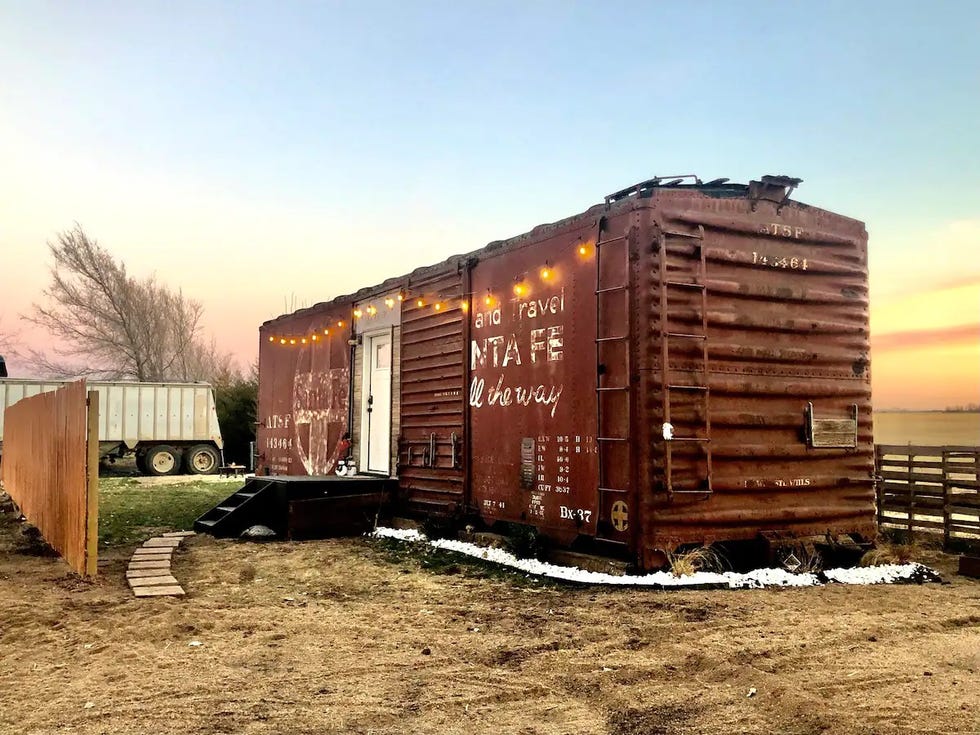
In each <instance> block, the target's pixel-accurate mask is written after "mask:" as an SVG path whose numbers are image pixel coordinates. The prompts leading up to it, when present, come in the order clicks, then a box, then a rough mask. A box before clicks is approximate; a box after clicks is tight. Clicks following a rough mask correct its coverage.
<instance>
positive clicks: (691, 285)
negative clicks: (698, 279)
mask: <svg viewBox="0 0 980 735" xmlns="http://www.w3.org/2000/svg"><path fill="white" fill-rule="evenodd" d="M664 285H666V286H677V287H678V288H696V289H698V290H701V289H703V288H704V287H705V286H704V284H703V283H687V282H685V281H664Z"/></svg>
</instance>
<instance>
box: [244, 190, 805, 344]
mask: <svg viewBox="0 0 980 735" xmlns="http://www.w3.org/2000/svg"><path fill="white" fill-rule="evenodd" d="M683 178H693V177H683ZM767 180H770V181H778V182H779V183H780V184H785V185H787V186H788V187H789V191H792V189H793V188H795V186H796V185H797V184H799V183H800V179H791V178H789V177H784V176H763V177H762V181H763V182H766V181H767ZM758 183H759V182H753V184H758ZM750 189H751V185H749V184H736V183H731V182H729V181H728V179H715V180H713V181H708V182H706V183H703V182H702V181H701V180H700V179H695V183H684V182H683V181H679V180H678V179H677V177H659V178H654V179H649V180H647V181H643V182H640V183H638V184H635V185H633V186H630V187H627V188H625V189H621V190H620V191H617V192H615V193H613V194H610V195H609V196H607V197H606V198H605V202H604V203H602V204H594V205H592V206H591V207H589V208H588V209H586V210H585V211H584V212H579V213H578V214H574V215H572V216H570V217H565V218H563V219H560V220H558V221H556V222H551V223H546V224H540V225H537V226H536V227H534V228H532V229H531V230H529V231H528V232H525V233H522V234H520V235H515V236H514V237H510V238H508V239H506V240H494V241H493V242H490V243H488V244H486V245H484V246H483V247H481V248H477V249H476V250H471V251H470V252H467V253H461V254H458V255H452V256H450V257H449V258H446V259H445V260H443V261H440V262H438V263H433V264H431V265H425V266H420V267H418V268H416V269H415V270H413V271H411V272H410V273H406V274H404V275H400V276H394V277H392V278H388V279H386V280H384V281H382V282H381V283H378V284H375V285H373V286H365V287H364V288H361V289H358V290H357V291H354V292H353V293H349V294H344V295H342V296H336V297H334V298H332V299H330V300H329V301H321V302H319V303H316V304H314V305H313V306H308V307H306V308H303V309H297V310H296V311H293V312H290V313H288V314H281V315H279V316H277V317H275V318H273V319H269V320H267V321H265V322H263V323H262V327H266V326H269V325H273V324H276V323H277V322H280V321H284V320H287V319H293V318H295V317H304V316H312V315H315V314H321V313H323V312H329V311H331V310H333V309H335V308H336V307H338V306H345V307H346V306H347V305H349V304H352V303H354V302H357V301H361V300H363V299H366V298H370V297H371V296H374V295H376V294H379V293H384V292H386V291H392V290H394V289H396V288H399V287H401V286H403V285H404V284H405V283H406V282H408V281H410V280H413V279H418V278H421V277H423V276H426V275H428V274H430V273H436V272H438V271H440V270H444V269H448V268H454V267H458V266H459V264H460V263H465V262H466V261H467V260H468V259H470V258H476V257H479V256H480V255H485V254H486V255H488V254H491V253H493V254H499V253H501V252H506V251H508V250H514V249H517V248H519V247H521V246H523V245H525V244H528V243H531V242H537V241H538V240H540V239H541V238H542V237H543V236H546V235H550V234H551V233H553V232H555V231H558V230H562V229H564V228H566V227H568V226H570V225H572V224H574V223H575V222H577V221H579V220H581V219H584V218H588V217H593V216H595V215H597V214H600V213H601V214H610V213H615V212H617V211H620V210H622V209H628V208H629V207H630V206H632V204H633V203H634V202H635V201H637V200H638V199H649V198H651V197H652V196H653V195H654V194H655V193H656V192H657V191H662V190H670V191H677V190H682V191H683V190H686V191H690V192H697V193H699V194H704V195H706V196H712V197H720V198H728V197H732V198H735V197H742V196H746V195H748V194H749V192H750ZM786 203H787V204H789V203H792V204H795V205H796V206H799V207H808V205H806V204H803V203H802V202H799V201H796V200H794V199H787V200H786Z"/></svg>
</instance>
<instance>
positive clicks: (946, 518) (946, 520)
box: [943, 447, 952, 551]
mask: <svg viewBox="0 0 980 735" xmlns="http://www.w3.org/2000/svg"><path fill="white" fill-rule="evenodd" d="M950 470H951V467H950V461H949V447H943V551H947V550H948V549H949V524H950V512H949V503H950V497H949V494H950V486H951V485H952V480H951V478H950V476H949V475H950Z"/></svg>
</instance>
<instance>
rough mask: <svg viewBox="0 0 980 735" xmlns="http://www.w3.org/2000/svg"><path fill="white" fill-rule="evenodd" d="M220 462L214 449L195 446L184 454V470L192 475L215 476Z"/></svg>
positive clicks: (206, 446) (202, 445) (207, 446)
mask: <svg viewBox="0 0 980 735" xmlns="http://www.w3.org/2000/svg"><path fill="white" fill-rule="evenodd" d="M220 461H221V458H220V457H219V456H218V452H217V450H215V448H214V447H212V446H209V445H207V444H195V445H194V446H193V447H191V448H190V449H188V450H187V452H186V453H185V454H184V469H186V470H187V472H188V473H189V474H191V475H213V474H214V473H215V472H217V471H218V463H219V462H220Z"/></svg>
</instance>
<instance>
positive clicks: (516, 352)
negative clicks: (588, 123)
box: [468, 217, 600, 541]
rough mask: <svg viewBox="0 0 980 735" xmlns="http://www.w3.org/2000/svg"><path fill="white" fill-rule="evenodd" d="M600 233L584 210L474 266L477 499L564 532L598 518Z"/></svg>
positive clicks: (495, 512)
mask: <svg viewBox="0 0 980 735" xmlns="http://www.w3.org/2000/svg"><path fill="white" fill-rule="evenodd" d="M594 237H595V220H594V219H593V218H584V217H583V218H579V219H578V220H577V221H575V222H572V223H568V224H567V225H565V226H564V227H560V228H553V229H549V230H548V231H547V232H544V233H542V234H540V235H538V236H537V237H535V233H532V234H531V236H529V237H528V238H527V241H526V244H524V245H523V246H522V247H520V248H515V249H512V250H508V251H506V252H503V253H499V254H492V255H490V256H489V257H486V258H485V259H483V260H481V261H480V262H479V263H478V264H477V265H476V267H475V268H474V269H473V272H472V289H473V309H472V313H471V315H470V320H471V321H470V332H471V347H470V369H471V377H470V385H469V389H468V399H469V404H470V424H471V427H472V436H471V442H472V458H473V464H472V468H471V474H472V480H471V481H472V493H473V503H474V505H475V506H476V507H477V509H478V510H479V512H480V514H481V516H482V517H483V518H485V519H487V520H490V521H496V520H505V521H514V522H523V523H529V524H533V525H534V526H536V527H538V528H539V529H541V530H543V531H545V532H546V533H547V534H549V535H551V536H553V537H556V538H560V539H564V540H566V541H570V540H571V539H573V538H574V537H575V536H576V535H578V534H587V535H594V534H595V533H596V531H597V527H598V525H599V522H600V517H599V515H600V507H599V504H598V498H597V495H596V478H597V462H598V445H597V443H596V390H595V388H596V362H595V355H596V353H595V336H596V307H595V293H594V292H595V283H596V273H595V267H596V263H595V246H594V245H595V244H594ZM580 247H584V248H585V254H584V255H582V254H580V253H579V248H580ZM543 271H546V273H543ZM488 300H489V302H490V303H489V304H488V303H487V301H488Z"/></svg>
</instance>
